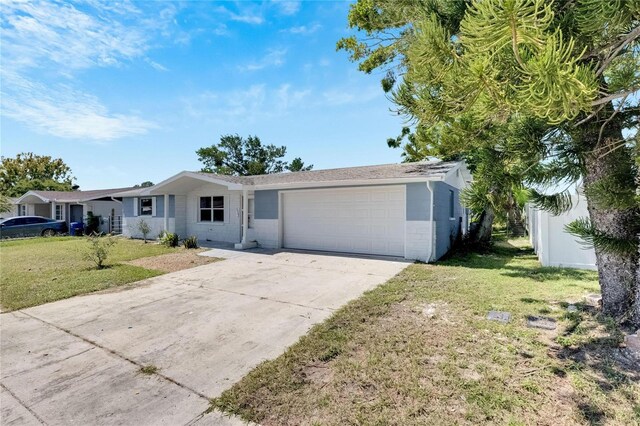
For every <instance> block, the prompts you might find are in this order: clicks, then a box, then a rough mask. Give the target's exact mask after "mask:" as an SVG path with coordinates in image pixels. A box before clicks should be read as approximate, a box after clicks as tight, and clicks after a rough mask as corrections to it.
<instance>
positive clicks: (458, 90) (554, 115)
mask: <svg viewBox="0 0 640 426" xmlns="http://www.w3.org/2000/svg"><path fill="white" fill-rule="evenodd" d="M639 19H640V1H638V0H629V1H621V0H619V1H601V0H573V1H571V0H557V1H553V2H552V1H543V0H482V1H479V0H476V1H471V2H468V1H464V0H452V1H444V0H442V1H439V0H425V1H408V0H407V1H404V0H400V1H392V0H360V1H358V2H357V3H356V4H355V5H354V6H353V7H352V9H351V11H350V14H349V23H350V25H351V26H352V27H354V28H357V29H359V30H361V31H363V33H362V34H363V36H362V37H361V38H360V39H358V38H357V37H355V36H354V37H349V38H346V39H343V40H341V41H339V42H338V48H341V49H345V50H348V51H349V52H350V53H351V59H352V60H354V61H359V62H360V69H361V70H363V71H365V72H371V71H372V70H374V69H376V68H384V69H386V70H387V74H386V75H385V77H384V78H383V82H382V85H383V88H384V89H385V90H388V91H389V92H390V93H391V94H392V95H391V97H392V99H393V101H394V102H395V103H396V105H397V106H398V110H399V112H401V113H403V114H406V115H407V117H409V118H410V119H412V120H414V123H415V124H416V126H415V129H416V131H415V134H416V135H421V134H428V133H429V131H431V130H432V129H434V128H443V127H444V128H450V129H454V131H456V132H465V125H464V123H472V124H473V125H472V126H466V127H468V128H469V129H470V130H471V132H467V138H466V140H467V141H468V142H466V143H465V146H466V147H467V149H468V150H469V151H470V152H471V151H472V150H473V149H476V148H477V143H478V142H477V137H476V136H477V134H478V133H477V132H478V131H484V129H491V128H495V127H503V128H504V126H506V128H510V129H512V130H513V131H515V132H525V137H520V138H517V143H515V144H509V143H506V144H503V143H502V142H501V141H497V142H498V143H497V148H498V149H500V150H502V152H508V153H509V156H513V157H518V158H519V159H520V160H519V161H521V162H522V163H523V164H525V165H526V167H525V170H526V173H525V175H523V176H522V179H523V184H526V185H528V186H531V187H532V188H533V189H534V190H533V191H531V196H532V199H533V201H534V202H535V203H537V204H538V205H539V206H541V207H543V208H545V209H548V210H551V211H554V212H561V211H563V210H566V209H568V208H570V207H571V204H570V197H569V196H568V194H567V192H566V191H562V192H559V193H555V194H549V193H548V190H549V189H550V188H557V187H561V188H566V187H567V186H568V185H569V184H571V183H581V184H582V186H583V187H584V192H585V195H586V198H587V204H588V210H589V218H586V219H585V220H581V221H576V222H574V223H573V224H571V226H569V230H570V231H571V232H573V233H575V234H577V235H579V236H581V237H582V238H583V239H584V240H585V241H587V242H588V243H590V244H592V245H593V246H594V247H595V251H596V257H597V263H598V273H599V278H600V285H601V288H602V295H603V310H604V312H605V313H606V314H608V315H611V316H613V317H615V318H616V319H617V320H618V321H620V322H624V321H630V322H632V323H634V324H635V325H640V283H639V281H638V276H639V275H640V272H639V271H638V269H639V262H638V258H639V254H638V253H639V247H638V246H639V236H638V235H639V233H640V208H639V203H638V197H637V189H636V179H637V173H638V171H637V168H638V163H637V161H634V160H635V158H636V157H637V154H636V152H637V151H634V150H635V149H637V136H636V133H635V132H637V127H638V112H639V100H640V99H639V98H640V97H639V96H638V89H639V87H640V44H639V38H640V26H639V25H638V24H639ZM531 122H536V123H538V124H537V125H536V126H535V127H536V131H533V132H530V133H529V134H528V136H527V134H526V131H527V125H528V124H527V123H531ZM540 123H542V124H540ZM463 140H464V139H463ZM431 143H433V142H431ZM485 146H486V145H485ZM490 183H491V182H485V184H487V185H489V184H490ZM544 189H546V191H544Z"/></svg>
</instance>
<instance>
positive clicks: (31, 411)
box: [0, 383, 47, 425]
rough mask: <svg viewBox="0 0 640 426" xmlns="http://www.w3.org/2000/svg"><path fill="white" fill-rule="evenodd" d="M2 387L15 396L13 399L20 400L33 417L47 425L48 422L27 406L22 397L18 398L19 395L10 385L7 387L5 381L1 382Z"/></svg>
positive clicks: (19, 402)
mask: <svg viewBox="0 0 640 426" xmlns="http://www.w3.org/2000/svg"><path fill="white" fill-rule="evenodd" d="M0 387H2V389H4V390H6V391H7V392H8V393H9V395H11V396H12V397H13V399H15V400H16V401H18V404H20V405H22V406H23V407H24V409H25V410H27V411H28V412H29V413H30V414H31V415H32V416H33V417H35V418H36V420H38V421H39V422H40V423H41V424H43V425H46V424H47V423H46V422H45V421H44V420H42V419H41V418H40V416H38V415H37V414H36V412H35V411H33V410H32V409H31V408H29V407H28V406H27V404H25V403H24V402H23V401H22V400H21V399H20V398H18V395H16V394H15V393H13V392H11V389H9V388H8V387H6V386H5V385H4V384H3V383H0Z"/></svg>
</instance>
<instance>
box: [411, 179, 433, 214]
mask: <svg viewBox="0 0 640 426" xmlns="http://www.w3.org/2000/svg"><path fill="white" fill-rule="evenodd" d="M406 203H407V208H406V215H407V220H411V221H418V220H431V209H430V208H429V206H430V204H431V194H430V193H429V188H427V183H426V182H416V183H408V184H407V199H406Z"/></svg>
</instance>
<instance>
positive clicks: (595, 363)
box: [212, 240, 640, 425]
mask: <svg viewBox="0 0 640 426" xmlns="http://www.w3.org/2000/svg"><path fill="white" fill-rule="evenodd" d="M597 291H598V283H597V276H596V274H595V273H593V272H588V271H578V270H568V269H554V268H542V267H540V266H539V263H538V262H537V260H536V258H535V256H534V255H533V253H532V252H531V250H530V249H528V248H526V246H525V243H524V242H523V241H522V240H519V241H512V242H510V243H506V242H505V243H502V244H500V245H499V246H497V247H496V248H495V249H494V250H493V251H492V252H490V253H487V254H483V255H481V254H468V255H460V256H457V257H454V258H452V259H449V260H447V261H443V262H440V263H438V264H437V265H424V264H414V265H411V266H409V267H408V268H407V269H406V270H405V271H403V272H402V273H400V274H399V275H398V276H396V277H395V278H393V279H391V280H390V281H389V282H387V283H386V284H384V285H382V286H380V287H378V288H376V289H374V290H372V291H370V292H368V293H366V294H365V295H364V296H362V297H361V298H360V299H358V300H356V301H354V302H352V303H350V304H348V305H347V306H346V307H344V308H342V309H340V310H339V311H337V312H336V313H335V314H334V315H333V316H332V317H331V318H330V319H329V320H327V321H326V322H324V323H323V324H320V325H318V326H316V327H314V328H313V329H312V330H311V331H310V332H309V334H308V335H306V336H304V337H303V338H301V339H300V341H299V342H298V343H296V344H295V345H293V346H292V347H291V348H289V349H288V350H287V351H286V353H284V354H283V355H282V356H280V357H279V358H277V359H275V360H272V361H266V362H264V363H262V364H261V365H259V366H258V367H257V368H256V369H254V370H253V371H252V372H251V373H250V374H248V375H247V376H246V377H245V378H244V379H243V380H241V381H240V382H238V383H237V384H236V385H234V386H233V387H232V388H231V389H230V390H228V391H226V392H224V393H223V394H222V396H221V397H219V398H217V399H215V400H214V401H213V402H212V408H214V407H215V408H219V409H222V410H225V411H227V412H230V413H235V414H237V415H240V416H241V417H242V418H244V419H246V420H251V421H254V422H259V423H260V424H263V425H298V424H313V425H315V424H318V425H325V424H326V425H342V424H367V425H369V424H371V425H387V424H395V425H449V424H486V423H491V424H513V425H520V424H522V425H525V424H527V425H560V424H563V425H564V424H601V423H606V424H615V425H630V424H638V423H639V422H640V386H639V385H638V380H639V379H640V371H639V370H638V367H637V365H635V366H634V365H633V364H632V363H629V359H628V358H626V357H625V356H623V355H621V352H620V351H619V349H618V344H619V342H620V335H619V334H618V332H617V330H616V328H615V326H613V325H612V324H611V323H609V322H607V320H606V319H605V318H600V317H598V315H597V314H596V313H595V312H594V311H593V310H592V309H589V308H588V307H587V306H585V305H583V304H578V312H575V313H569V312H567V309H566V308H567V303H566V302H567V301H579V300H582V298H583V296H584V295H585V294H588V293H593V292H597ZM489 310H499V311H508V312H510V313H511V315H512V319H511V322H509V323H508V324H502V323H498V322H492V321H488V320H487V319H486V315H487V312H488V311H489ZM528 315H543V316H548V317H553V318H555V319H557V320H558V325H559V326H558V329H557V330H556V331H542V330H538V329H532V328H528V327H526V318H527V316H528Z"/></svg>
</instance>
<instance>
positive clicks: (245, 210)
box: [242, 189, 249, 245]
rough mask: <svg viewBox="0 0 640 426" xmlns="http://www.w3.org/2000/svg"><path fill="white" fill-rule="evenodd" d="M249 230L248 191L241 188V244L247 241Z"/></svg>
mask: <svg viewBox="0 0 640 426" xmlns="http://www.w3.org/2000/svg"><path fill="white" fill-rule="evenodd" d="M248 230H249V191H248V190H246V189H243V190H242V244H243V245H244V244H246V243H247V232H248Z"/></svg>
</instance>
